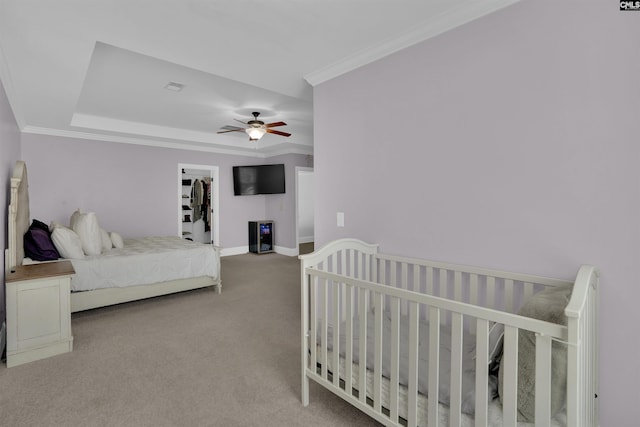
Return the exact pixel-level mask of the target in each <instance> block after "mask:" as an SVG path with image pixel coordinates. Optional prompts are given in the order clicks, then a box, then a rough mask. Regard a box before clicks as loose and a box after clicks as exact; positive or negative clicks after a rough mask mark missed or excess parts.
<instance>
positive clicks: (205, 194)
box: [178, 163, 220, 246]
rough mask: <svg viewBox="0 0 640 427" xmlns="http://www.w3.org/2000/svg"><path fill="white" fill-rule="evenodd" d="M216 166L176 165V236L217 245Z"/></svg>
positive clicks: (217, 198)
mask: <svg viewBox="0 0 640 427" xmlns="http://www.w3.org/2000/svg"><path fill="white" fill-rule="evenodd" d="M218 175H219V174H218V167H217V166H209V165H193V164H186V163H180V164H178V235H179V236H181V237H182V238H183V239H187V240H192V241H194V242H199V243H210V244H214V245H216V246H218V245H219V244H220V236H219V229H220V228H219V200H220V198H219V190H218V189H219V182H218Z"/></svg>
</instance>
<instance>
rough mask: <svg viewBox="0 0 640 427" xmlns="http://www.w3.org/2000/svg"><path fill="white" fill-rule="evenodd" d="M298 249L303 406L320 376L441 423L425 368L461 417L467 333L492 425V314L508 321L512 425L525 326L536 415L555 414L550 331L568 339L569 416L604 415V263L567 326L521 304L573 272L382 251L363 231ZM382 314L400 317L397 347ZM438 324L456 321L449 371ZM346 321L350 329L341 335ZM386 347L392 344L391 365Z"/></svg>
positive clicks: (355, 399) (399, 413) (388, 407)
mask: <svg viewBox="0 0 640 427" xmlns="http://www.w3.org/2000/svg"><path fill="white" fill-rule="evenodd" d="M300 259H301V260H302V269H301V280H302V281H301V283H302V289H301V297H302V328H301V329H302V402H303V404H304V405H308V403H309V383H308V382H309V380H310V379H311V380H314V381H316V382H318V383H320V384H322V385H323V386H324V387H326V388H327V389H329V390H330V391H332V392H333V393H335V394H337V395H339V396H340V397H341V398H343V399H345V400H347V401H349V402H350V403H351V404H353V405H354V406H356V407H358V408H359V409H360V410H362V411H364V412H366V413H367V414H369V415H370V416H372V417H373V418H375V419H376V420H378V421H379V422H381V423H383V424H385V425H404V423H406V425H408V426H416V425H428V426H430V427H433V426H438V425H444V424H439V423H441V422H442V420H441V415H442V412H443V410H442V409H441V407H440V406H439V404H438V399H435V398H434V399H427V403H426V405H427V407H426V408H421V407H420V405H419V404H418V400H419V399H420V398H421V397H420V394H419V393H418V376H419V374H420V375H422V373H421V372H423V370H424V369H426V370H428V377H429V384H428V393H427V395H428V396H438V384H439V383H440V382H441V381H443V380H445V381H448V382H449V384H450V394H451V398H450V402H449V409H448V412H449V415H448V421H447V424H446V425H451V426H460V425H462V422H463V420H462V418H463V415H462V410H461V407H462V401H463V396H462V353H463V348H464V341H463V335H466V334H470V335H471V336H473V337H474V339H475V348H476V358H475V363H476V378H475V389H476V390H475V396H476V402H475V419H474V423H475V425H476V426H487V425H489V424H488V422H489V421H488V415H489V414H488V412H489V408H488V403H487V402H488V401H489V396H488V393H489V390H488V386H487V384H488V376H489V373H488V369H487V366H488V363H489V356H488V354H489V350H490V348H489V342H490V333H491V330H492V328H493V326H494V325H504V340H505V352H504V355H503V358H504V371H503V373H504V393H503V394H504V396H505V398H504V400H503V405H502V413H503V422H504V425H505V426H515V425H516V424H517V416H518V413H517V408H518V406H517V405H518V402H517V378H518V354H517V348H518V339H519V331H530V332H532V333H533V334H535V342H536V361H535V370H536V371H535V372H536V380H535V382H536V390H535V395H536V399H535V407H536V413H535V419H536V424H535V425H536V426H542V425H548V423H549V420H550V418H551V412H550V407H551V404H550V393H549V389H550V383H551V375H552V372H551V357H552V356H551V355H552V342H553V341H554V340H557V341H560V342H563V343H566V344H567V347H568V358H569V365H570V366H571V367H572V368H571V369H570V370H569V372H568V386H567V388H568V401H567V410H566V415H567V425H569V426H597V422H598V420H597V412H598V411H597V409H598V408H597V400H596V399H595V398H594V396H595V395H596V394H597V389H598V382H597V351H596V352H595V354H594V351H593V349H594V348H595V349H597V310H598V307H597V271H596V270H595V269H593V268H592V267H584V268H583V269H581V270H580V274H579V275H578V277H577V279H576V281H575V284H574V292H573V294H572V299H571V301H570V303H569V306H567V309H566V314H567V316H568V318H569V323H568V325H567V326H562V325H557V324H554V323H548V322H543V321H540V320H535V319H530V318H526V317H522V316H518V315H517V314H514V313H516V312H517V311H518V309H519V308H520V306H521V304H522V302H523V301H524V300H526V299H527V298H528V297H530V296H531V295H533V294H534V293H536V292H538V291H539V290H541V289H543V288H544V287H546V286H563V285H567V284H571V283H573V282H569V281H566V280H558V279H551V278H545V277H538V276H531V275H526V274H519V273H510V272H504V271H497V270H490V269H484V268H478V267H469V266H460V265H455V264H448V263H440V262H432V261H425V260H419V259H412V258H404V257H397V256H391V255H381V254H378V253H377V245H369V244H366V243H363V242H360V241H358V240H355V239H342V240H338V241H336V242H332V243H330V244H329V245H327V246H325V247H324V248H321V249H320V250H318V251H317V252H314V253H313V254H309V255H304V256H301V257H300ZM372 310H373V312H374V313H375V314H374V317H373V320H371V321H372V322H373V326H372V327H373V330H374V333H373V335H374V336H375V341H374V342H373V343H372V344H368V343H367V339H360V340H359V341H356V343H355V344H354V337H365V336H366V335H367V330H368V328H369V327H370V325H368V324H367V322H368V318H367V313H369V312H371V311H372ZM383 313H390V317H391V320H390V324H391V326H390V331H389V334H390V336H389V340H390V343H391V345H390V348H391V350H388V349H387V350H385V349H383V333H382V329H383V318H382V316H383ZM401 318H403V319H406V318H408V319H409V320H408V322H409V327H408V331H409V332H408V334H409V344H408V355H407V356H405V357H406V359H405V360H404V361H405V363H407V364H408V378H407V383H406V387H404V386H400V381H399V377H400V372H399V364H400V359H401V355H400V323H401V320H400V319H401ZM423 320H426V321H428V328H429V357H428V367H426V368H425V367H420V366H419V361H418V340H419V330H420V328H421V327H424V326H423V325H422V323H421V321H423ZM441 325H446V326H447V327H448V328H449V330H450V332H451V375H450V378H440V372H439V363H440V360H439V358H440V357H441V356H440V353H439V351H438V348H439V347H440V339H441V337H440V326H441ZM341 328H343V329H344V331H340V329H341ZM340 332H343V335H345V336H346V338H345V341H344V343H341V340H340ZM386 333H387V332H385V334H386ZM385 339H386V338H385ZM585 343H586V345H585ZM368 345H372V346H373V347H374V351H373V355H374V356H373V359H374V360H372V361H370V362H372V363H370V365H372V369H367V346H368ZM343 347H344V348H343ZM383 351H390V355H389V359H390V367H389V372H388V373H387V374H386V375H385V376H383V374H382V370H383V365H382V353H383ZM356 354H357V355H359V360H357V361H355V360H356V358H354V355H356ZM400 397H403V399H400ZM400 420H403V421H402V423H401V421H400Z"/></svg>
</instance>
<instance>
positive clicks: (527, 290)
mask: <svg viewBox="0 0 640 427" xmlns="http://www.w3.org/2000/svg"><path fill="white" fill-rule="evenodd" d="M532 295H533V283H529V282H526V283H525V284H524V298H523V301H526V300H528V299H529V298H530V297H531V296H532Z"/></svg>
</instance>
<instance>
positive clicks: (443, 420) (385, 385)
mask: <svg viewBox="0 0 640 427" xmlns="http://www.w3.org/2000/svg"><path fill="white" fill-rule="evenodd" d="M318 351H320V347H319V346H318ZM327 354H328V360H329V361H328V363H327V369H328V370H329V372H334V370H333V366H332V360H333V352H332V351H331V350H329V351H328V352H327ZM344 372H345V359H344V357H340V367H339V373H340V379H342V380H344ZM366 376H367V378H366V383H367V397H368V398H370V399H373V394H372V390H373V384H374V382H373V380H374V374H373V371H371V370H370V369H367V370H366ZM351 378H352V382H353V387H354V389H356V390H357V385H358V384H359V381H360V373H359V369H358V364H357V363H354V364H353V368H352V374H351ZM381 384H382V387H381V388H382V393H381V395H382V407H384V408H389V407H390V395H391V391H390V390H391V381H390V380H389V379H388V378H387V377H384V376H383V377H382V381H381ZM398 400H399V403H398V414H399V416H400V417H402V418H403V419H405V420H406V419H407V417H408V401H409V399H408V389H407V387H405V386H403V385H400V386H399V387H398ZM417 402H418V425H419V426H420V427H428V419H429V410H428V408H429V403H428V402H429V401H428V398H427V396H425V395H424V394H422V393H418V399H417ZM487 413H488V416H487V420H488V425H489V426H495V427H499V426H500V427H501V426H502V425H503V416H502V405H501V404H500V400H499V399H498V398H495V399H493V400H491V401H490V402H489V404H488V411H487ZM438 420H439V425H442V426H448V425H449V407H448V406H447V405H445V404H442V403H438ZM517 425H518V427H534V424H533V423H522V422H519V423H517ZM566 425H567V421H566V415H565V413H564V412H562V411H561V412H560V413H559V414H558V415H556V416H555V417H554V418H553V419H552V420H551V424H550V427H564V426H566ZM474 426H475V420H474V416H473V415H469V414H464V413H463V414H462V427H474Z"/></svg>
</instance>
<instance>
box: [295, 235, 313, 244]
mask: <svg viewBox="0 0 640 427" xmlns="http://www.w3.org/2000/svg"><path fill="white" fill-rule="evenodd" d="M313 240H314V239H313V236H307V237H298V243H313Z"/></svg>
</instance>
